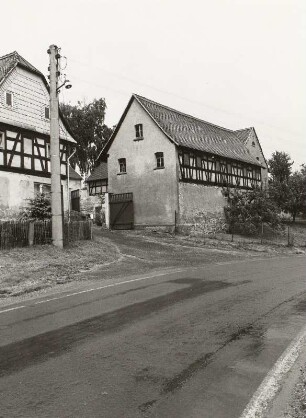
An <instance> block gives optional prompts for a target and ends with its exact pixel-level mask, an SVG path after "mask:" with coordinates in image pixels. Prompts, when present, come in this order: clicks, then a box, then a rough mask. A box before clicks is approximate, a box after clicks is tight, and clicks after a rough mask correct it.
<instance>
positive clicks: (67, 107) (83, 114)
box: [60, 98, 113, 175]
mask: <svg viewBox="0 0 306 418" xmlns="http://www.w3.org/2000/svg"><path fill="white" fill-rule="evenodd" d="M60 107H61V111H62V114H63V116H64V117H65V119H66V120H67V121H68V123H69V125H70V127H71V130H72V132H73V134H74V138H75V140H76V141H77V146H76V153H75V155H74V156H73V157H72V158H71V165H72V167H73V168H75V166H76V164H78V166H79V168H80V170H81V173H82V174H85V175H87V174H88V172H89V171H91V170H92V169H93V167H94V166H95V161H96V158H97V157H98V155H99V153H100V152H101V150H102V148H103V146H104V145H105V143H106V142H107V140H108V139H109V137H110V136H111V134H112V131H113V130H112V128H109V127H108V126H107V125H105V123H104V120H105V112H106V102H105V99H103V98H101V99H94V100H93V102H91V103H88V104H86V103H85V102H80V101H79V102H78V103H77V105H74V106H73V105H71V104H65V103H63V104H61V105H60Z"/></svg>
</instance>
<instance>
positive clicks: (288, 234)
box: [287, 225, 290, 247]
mask: <svg viewBox="0 0 306 418" xmlns="http://www.w3.org/2000/svg"><path fill="white" fill-rule="evenodd" d="M287 236H288V247H290V227H289V225H288V233H287Z"/></svg>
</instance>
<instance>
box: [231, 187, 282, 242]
mask: <svg viewBox="0 0 306 418" xmlns="http://www.w3.org/2000/svg"><path fill="white" fill-rule="evenodd" d="M224 194H225V196H227V197H228V201H229V205H228V207H226V208H225V216H226V220H227V222H228V225H229V228H230V231H231V232H233V231H234V230H236V231H237V232H241V233H248V234H254V233H258V232H259V231H260V229H261V225H262V223H266V224H268V225H269V226H270V227H271V228H272V229H276V228H277V227H279V226H280V218H279V214H278V213H279V210H278V208H277V206H276V204H275V203H274V201H273V200H272V199H271V198H270V197H269V195H268V192H267V191H266V190H265V189H264V190H262V189H260V188H259V187H257V188H254V189H252V190H247V191H245V190H240V189H229V190H224Z"/></svg>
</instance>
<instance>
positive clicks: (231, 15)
mask: <svg viewBox="0 0 306 418" xmlns="http://www.w3.org/2000/svg"><path fill="white" fill-rule="evenodd" d="M1 15H2V19H1V43H0V55H4V54H7V53H9V52H12V51H14V50H16V51H17V52H18V53H19V54H20V55H22V56H23V57H24V58H25V59H27V60H28V61H30V62H31V63H32V64H33V65H34V66H36V67H37V68H38V69H39V70H40V71H42V72H43V73H44V74H45V75H47V67H48V60H49V57H48V55H47V49H48V47H49V45H50V44H56V45H58V46H59V47H61V48H62V50H61V53H62V55H65V56H66V57H67V68H66V70H65V71H64V72H66V74H67V78H69V80H70V81H71V82H72V84H73V88H72V89H70V90H65V91H64V93H63V94H61V100H64V101H65V102H71V103H72V104H74V103H76V102H77V101H78V100H84V99H85V100H86V101H87V102H89V101H91V100H92V99H93V98H100V97H104V98H105V100H106V103H107V115H106V123H107V124H109V125H114V124H116V123H117V122H118V120H119V118H120V116H121V114H122V112H123V110H124V108H125V106H126V105H127V102H128V100H129V98H130V96H131V94H132V93H138V94H141V95H143V96H145V97H148V98H150V99H152V100H155V101H157V102H160V103H162V104H165V105H168V106H170V107H174V108H175V109H178V110H181V111H183V112H185V113H189V114H191V115H194V116H197V117H199V118H201V119H204V120H206V121H208V122H212V123H215V124H218V125H221V126H224V127H226V128H229V129H241V128H246V127H250V126H254V127H255V129H256V131H257V134H258V136H259V140H260V141H261V145H262V147H263V150H264V153H265V155H266V157H267V158H269V157H270V156H271V153H272V152H273V151H275V150H279V151H286V152H288V153H289V154H290V155H291V157H292V159H293V160H294V161H295V166H294V167H295V168H299V164H302V163H303V162H306V146H305V131H306V129H305V128H306V117H305V116H306V112H305V110H306V95H305V93H306V88H305V87H306V85H305V84H306V81H305V80H306V77H305V75H306V54H305V45H306V42H305V37H306V2H305V0H240V1H238V0H210V1H208V0H199V1H197V0H188V1H182V0H86V1H83V0H60V1H58V0H53V1H45V0H27V1H25V0H9V1H6V2H4V4H2V5H1ZM4 17H5V18H4Z"/></svg>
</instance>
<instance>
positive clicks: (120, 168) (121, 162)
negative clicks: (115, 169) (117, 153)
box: [118, 158, 126, 173]
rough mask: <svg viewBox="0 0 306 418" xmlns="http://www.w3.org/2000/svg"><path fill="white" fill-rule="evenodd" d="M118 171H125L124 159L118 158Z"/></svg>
mask: <svg viewBox="0 0 306 418" xmlns="http://www.w3.org/2000/svg"><path fill="white" fill-rule="evenodd" d="M118 162H119V173H126V159H125V158H119V160H118Z"/></svg>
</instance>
